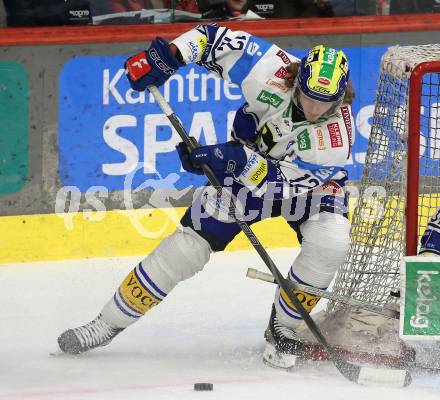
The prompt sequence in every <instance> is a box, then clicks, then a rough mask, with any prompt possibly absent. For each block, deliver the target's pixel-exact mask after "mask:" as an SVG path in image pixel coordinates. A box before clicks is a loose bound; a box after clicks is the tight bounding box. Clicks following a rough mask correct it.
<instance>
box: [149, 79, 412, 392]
mask: <svg viewBox="0 0 440 400" xmlns="http://www.w3.org/2000/svg"><path fill="white" fill-rule="evenodd" d="M148 90H149V91H150V92H151V94H152V95H153V97H154V98H155V99H156V101H157V103H158V104H159V107H160V108H161V109H162V111H163V112H164V114H165V115H166V116H167V118H168V120H169V121H170V122H171V125H172V126H173V127H174V129H175V130H176V131H177V133H178V134H179V136H180V137H181V139H182V141H183V142H184V143H185V144H186V145H187V147H188V150H190V151H191V150H193V149H195V148H196V147H198V146H199V144H198V143H197V142H196V141H194V140H193V139H192V138H191V137H190V136H189V135H188V134H187V132H186V130H185V128H184V127H183V126H182V124H181V122H180V120H179V119H178V118H177V116H176V114H175V113H174V111H173V110H172V109H171V107H170V105H169V104H168V103H167V101H166V100H165V99H164V97H163V96H162V94H161V93H160V92H159V90H158V89H157V87H156V86H153V85H151V86H148ZM202 170H203V172H204V173H205V175H206V177H207V178H208V180H209V182H210V183H211V184H212V186H213V187H214V188H215V189H216V190H217V193H218V195H219V197H220V198H221V194H222V190H223V188H222V186H221V184H220V182H219V180H218V179H217V177H216V176H215V174H214V173H213V171H212V170H211V168H210V167H209V166H208V165H206V164H202ZM236 210H237V209H236V200H235V198H234V196H231V201H230V204H229V215H230V217H231V218H233V219H234V220H235V222H236V223H237V224H238V226H239V227H240V229H241V230H242V231H243V233H244V234H245V235H246V237H247V238H248V239H249V241H250V242H251V243H252V245H253V246H254V248H255V250H256V251H257V253H258V254H259V255H260V257H261V259H262V260H263V262H264V263H265V264H266V266H267V268H268V269H269V271H270V272H271V273H272V275H273V277H274V279H275V282H276V283H277V284H278V285H279V287H280V288H281V289H282V290H283V291H284V292H285V293H286V295H287V296H288V298H289V300H290V301H291V302H292V303H293V305H294V306H295V308H296V309H297V311H298V312H299V313H300V315H301V317H302V318H303V319H304V322H305V323H306V324H307V326H308V328H309V329H310V331H311V332H312V333H313V335H314V336H315V338H316V339H317V340H318V342H319V343H320V344H321V345H322V346H323V348H324V349H325V351H326V352H327V353H328V354H329V356H330V358H331V360H332V362H333V364H334V365H335V366H336V368H337V369H338V370H339V372H340V373H341V374H342V375H343V376H344V377H345V378H347V379H348V380H350V381H351V382H356V383H360V384H373V385H374V384H376V385H377V384H386V385H393V386H399V387H402V386H408V385H409V384H410V383H411V375H410V374H409V372H408V371H405V370H386V369H376V368H370V367H361V366H358V365H354V364H352V363H350V362H348V361H345V360H342V359H341V358H340V357H339V356H338V355H337V354H336V352H335V350H334V348H333V347H332V346H331V345H330V344H329V343H328V342H327V340H326V339H325V337H324V336H323V334H322V333H321V331H320V330H319V328H318V327H317V325H316V324H315V322H314V321H313V319H312V318H311V317H310V315H309V313H308V312H307V311H306V310H305V309H304V307H303V306H302V304H301V303H300V302H299V300H298V299H297V298H296V295H295V294H294V293H293V292H292V291H291V289H290V287H289V286H288V280H287V279H285V278H284V277H283V276H282V275H281V273H280V271H279V270H278V268H277V267H276V265H275V263H274V262H273V261H272V259H271V258H270V256H269V254H268V253H267V252H266V250H265V248H264V247H263V245H262V244H261V243H260V241H259V240H258V238H257V237H256V236H255V234H254V233H253V231H252V230H251V228H250V227H249V225H248V224H247V223H246V221H244V220H243V219H241V218H239V217H238V216H237V212H236ZM387 374H388V375H387ZM384 378H385V379H384Z"/></svg>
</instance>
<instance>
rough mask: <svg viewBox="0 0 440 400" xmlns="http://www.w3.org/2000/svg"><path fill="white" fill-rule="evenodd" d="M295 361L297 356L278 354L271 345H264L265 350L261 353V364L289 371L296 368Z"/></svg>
mask: <svg viewBox="0 0 440 400" xmlns="http://www.w3.org/2000/svg"><path fill="white" fill-rule="evenodd" d="M297 361H298V356H295V355H293V354H285V353H280V352H279V351H278V350H276V349H275V346H274V345H273V344H271V343H266V348H265V349H264V352H263V362H264V363H265V364H266V365H269V366H271V367H273V368H281V369H285V370H288V371H291V370H293V369H295V367H296V366H297Z"/></svg>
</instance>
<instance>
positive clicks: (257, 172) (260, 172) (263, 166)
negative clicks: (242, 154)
mask: <svg viewBox="0 0 440 400" xmlns="http://www.w3.org/2000/svg"><path fill="white" fill-rule="evenodd" d="M267 170H268V168H267V161H266V160H261V161H260V162H259V163H258V165H257V167H256V168H255V169H254V170H253V171H252V172H251V173H250V176H249V178H248V179H249V180H250V181H251V182H252V183H253V184H254V185H259V184H260V183H261V182H262V181H263V179H264V178H265V177H266V175H267Z"/></svg>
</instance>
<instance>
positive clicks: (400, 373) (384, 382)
mask: <svg viewBox="0 0 440 400" xmlns="http://www.w3.org/2000/svg"><path fill="white" fill-rule="evenodd" d="M411 381H412V378H411V374H410V373H409V372H408V371H407V370H405V369H385V368H371V367H361V369H360V371H359V377H358V379H357V383H359V384H361V385H365V386H386V387H395V388H401V387H405V386H408V385H410V384H411Z"/></svg>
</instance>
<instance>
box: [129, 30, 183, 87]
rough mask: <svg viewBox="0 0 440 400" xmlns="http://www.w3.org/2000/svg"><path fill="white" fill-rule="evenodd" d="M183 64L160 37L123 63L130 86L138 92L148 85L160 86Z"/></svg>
mask: <svg viewBox="0 0 440 400" xmlns="http://www.w3.org/2000/svg"><path fill="white" fill-rule="evenodd" d="M183 65H184V64H183V63H182V62H180V61H179V60H178V59H177V58H176V57H175V56H174V55H173V53H172V51H171V49H170V44H169V43H168V42H167V41H166V40H165V39H162V38H160V37H158V38H156V39H155V40H153V41H152V42H151V45H150V47H149V48H148V50H146V51H142V52H141V53H139V54H136V55H134V56H132V57H130V58H129V59H128V60H127V61H125V63H124V67H125V73H126V75H127V78H128V81H129V82H130V86H131V88H132V89H133V90H136V91H138V92H142V91H144V90H145V89H146V88H147V86H148V85H155V86H161V85H163V84H164V83H165V82H166V81H167V79H168V78H169V77H170V76H171V75H173V74H174V73H175V72H176V71H177V69H178V68H179V67H181V66H183Z"/></svg>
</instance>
